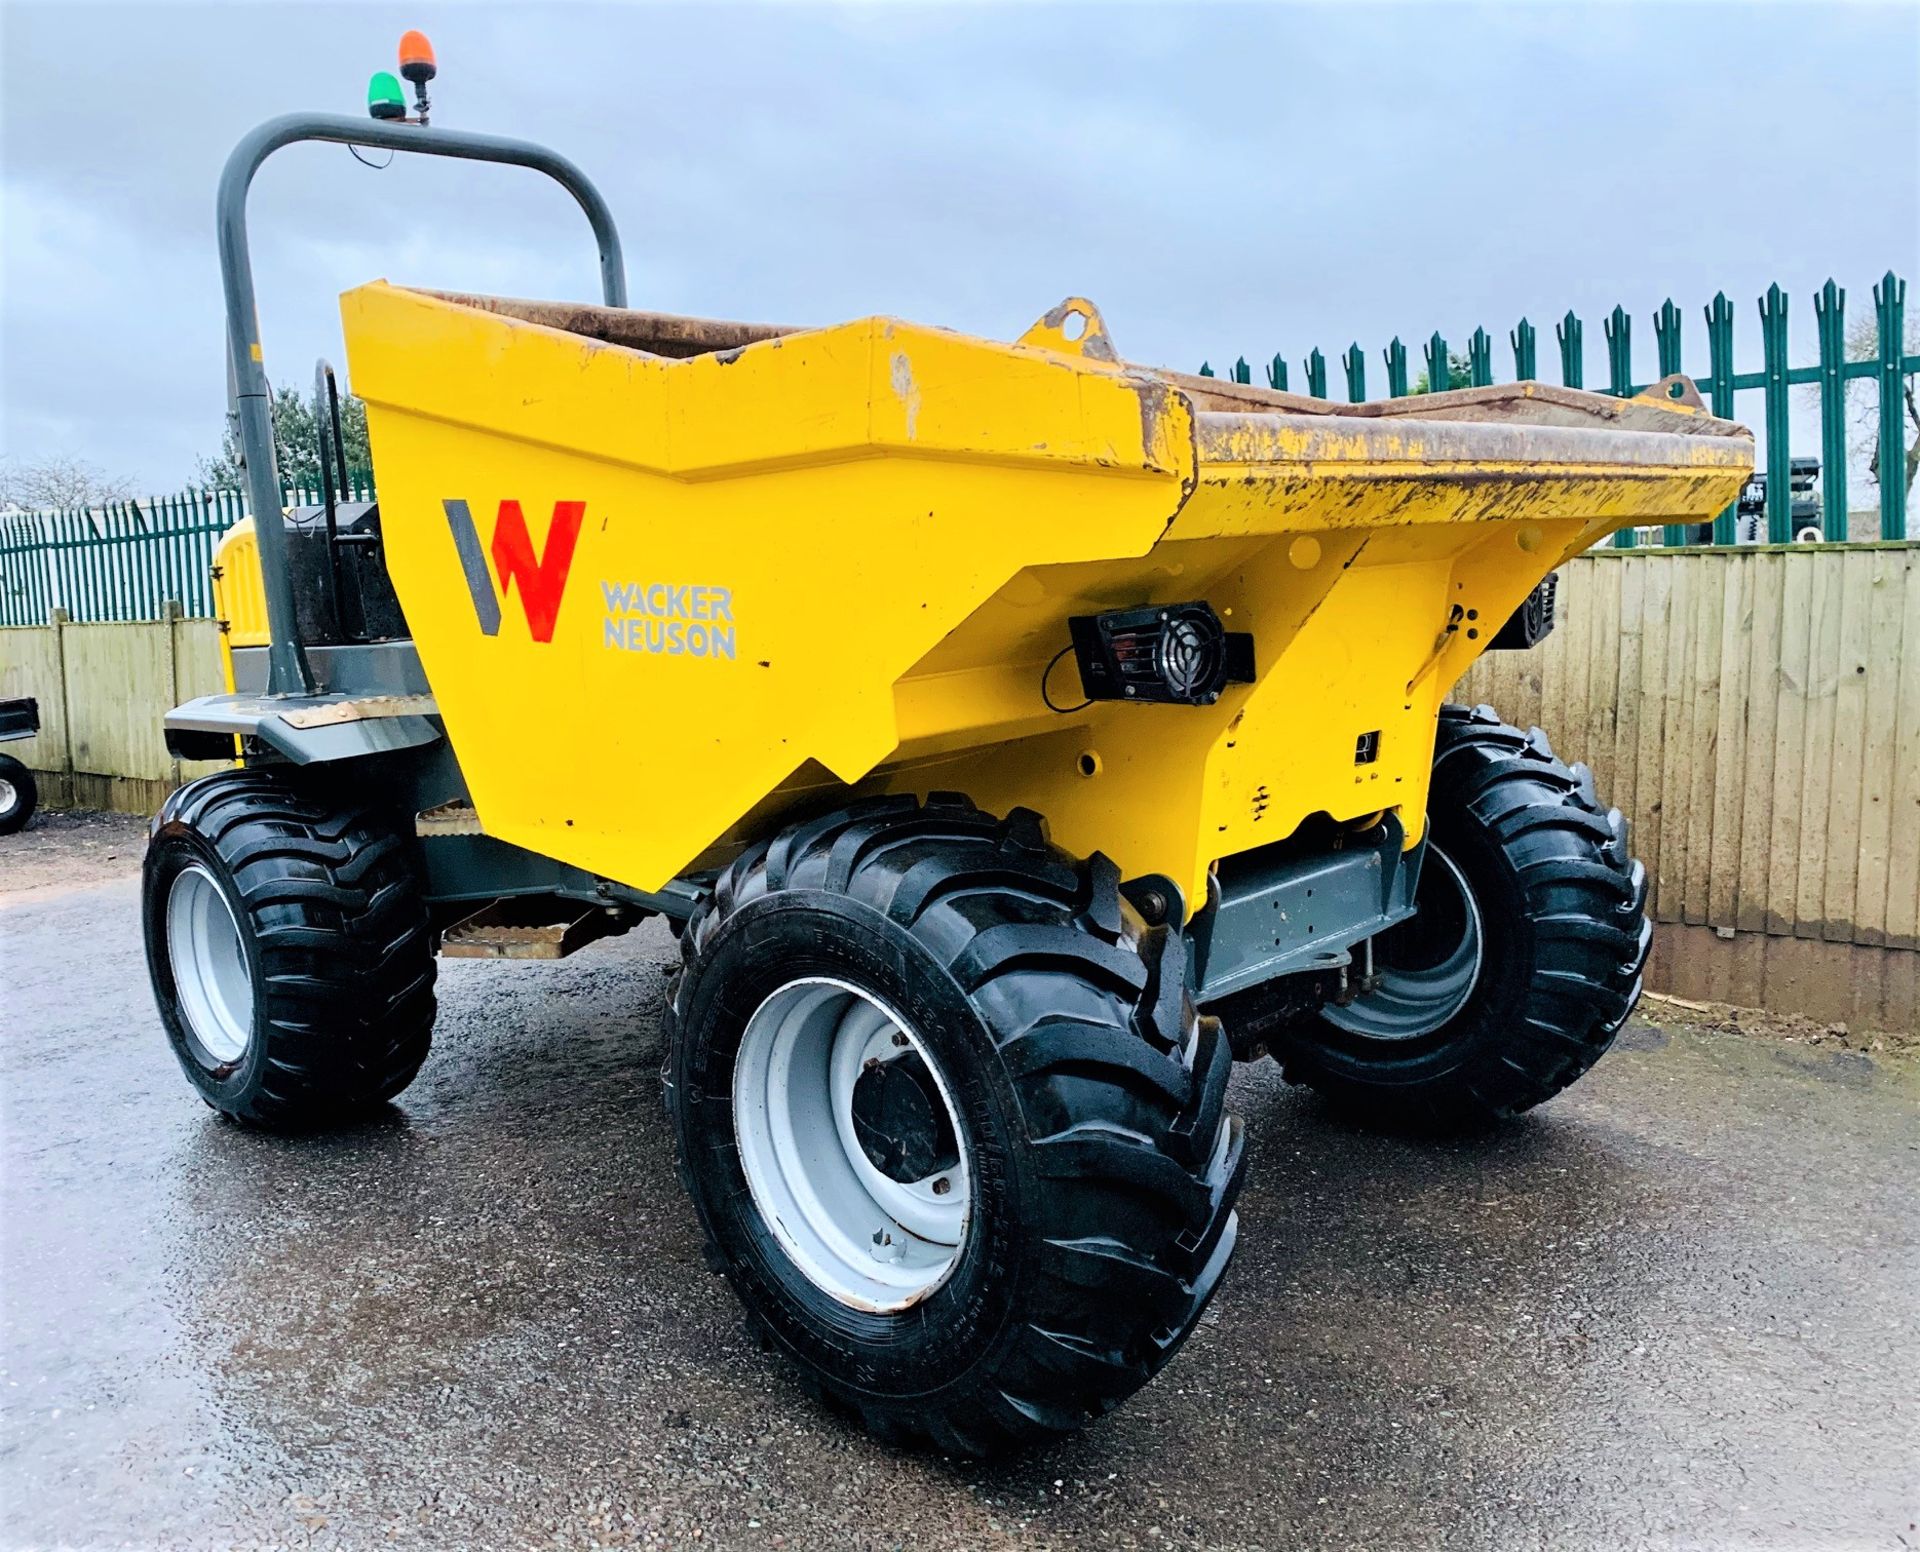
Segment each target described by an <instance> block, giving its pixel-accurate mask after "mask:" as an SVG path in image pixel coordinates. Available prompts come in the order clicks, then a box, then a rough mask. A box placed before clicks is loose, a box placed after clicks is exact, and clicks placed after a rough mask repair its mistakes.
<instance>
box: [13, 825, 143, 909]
mask: <svg viewBox="0 0 1920 1552" xmlns="http://www.w3.org/2000/svg"><path fill="white" fill-rule="evenodd" d="M146 849H147V821H146V820H145V819H142V818H141V817H140V816H139V815H138V814H106V813H99V812H96V811H94V810H91V809H84V808H57V809H42V810H41V811H40V812H39V813H38V814H35V815H34V817H33V819H32V821H31V822H30V823H29V824H28V825H27V827H26V829H24V830H22V831H21V832H20V833H19V834H18V835H5V836H0V896H11V895H23V894H38V893H41V892H42V891H47V890H58V889H79V888H83V887H85V886H86V885H88V884H99V883H104V882H105V881H106V880H108V879H111V878H121V877H124V876H125V875H127V874H129V873H135V872H138V871H139V868H140V859H141V857H142V856H143V855H145V853H146Z"/></svg>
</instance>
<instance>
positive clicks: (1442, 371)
mask: <svg viewBox="0 0 1920 1552" xmlns="http://www.w3.org/2000/svg"><path fill="white" fill-rule="evenodd" d="M1452 386H1453V369H1452V368H1451V367H1449V366H1448V365H1447V342H1446V341H1445V340H1443V339H1442V338H1441V337H1440V331H1439V330H1438V329H1435V330H1434V331H1433V337H1432V338H1431V339H1429V340H1428V341H1427V392H1428V393H1445V392H1446V391H1447V390H1448V389H1449V388H1451V387H1452Z"/></svg>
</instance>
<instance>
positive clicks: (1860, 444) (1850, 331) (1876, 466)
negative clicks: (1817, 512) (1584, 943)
mask: <svg viewBox="0 0 1920 1552" xmlns="http://www.w3.org/2000/svg"><path fill="white" fill-rule="evenodd" d="M1902 352H1903V354H1906V355H1914V354H1920V318H1917V317H1915V316H1914V315H1913V314H1911V313H1909V314H1908V315H1907V337H1906V340H1905V341H1904V343H1903V345H1902ZM1879 355H1880V323H1879V320H1878V319H1875V318H1855V319H1854V320H1853V322H1852V323H1851V324H1850V325H1849V326H1848V328H1847V359H1848V360H1849V361H1873V360H1876V359H1877V358H1878V357H1879ZM1900 392H1901V395H1902V397H1903V398H1904V399H1905V401H1906V409H1907V425H1908V426H1909V427H1910V428H1911V431H1910V433H1909V440H1908V442H1907V456H1906V460H1905V464H1906V466H1905V468H1903V469H1901V470H1899V471H1897V472H1896V475H1895V478H1898V479H1903V480H1904V481H1905V483H1906V488H1907V490H1908V491H1909V492H1911V491H1912V490H1913V481H1914V476H1915V475H1916V474H1920V402H1916V400H1915V395H1914V387H1913V379H1912V378H1911V377H1902V378H1901V380H1900ZM1845 393H1846V399H1847V423H1848V424H1849V425H1850V426H1851V427H1852V428H1853V439H1852V442H1851V443H1850V446H1851V448H1852V450H1853V452H1854V454H1855V455H1856V456H1858V455H1860V454H1865V455H1866V459H1867V477H1868V478H1869V479H1871V480H1872V481H1873V482H1874V484H1876V485H1878V484H1879V483H1880V481H1881V475H1880V393H1879V388H1878V386H1877V385H1876V384H1875V383H1874V382H1873V380H1872V379H1871V378H1863V377H1854V378H1849V379H1848V380H1847V383H1846V387H1845Z"/></svg>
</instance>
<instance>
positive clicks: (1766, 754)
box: [0, 544, 1920, 1030]
mask: <svg viewBox="0 0 1920 1552" xmlns="http://www.w3.org/2000/svg"><path fill="white" fill-rule="evenodd" d="M216 629H217V627H216V626H215V624H214V623H213V622H212V621H207V620H193V621H188V620H168V621H160V622H155V623H151V624H120V625H71V624H69V625H58V626H53V627H42V628H38V629H12V630H0V696H7V695H36V696H38V697H39V699H40V707H41V714H42V716H43V718H45V719H46V728H45V731H44V732H43V733H42V735H41V737H40V738H39V739H37V740H34V741H32V742H30V743H24V744H16V745H10V746H8V747H9V751H10V752H12V753H14V754H17V755H19V756H20V757H21V758H23V759H24V760H26V762H27V763H28V764H29V765H30V766H33V767H34V768H36V769H38V770H41V771H45V772H49V773H51V774H52V775H53V776H54V778H55V779H54V781H53V782H52V783H50V784H49V797H50V800H52V801H61V800H63V799H64V800H70V801H75V802H79V803H81V804H85V805H90V806H95V805H97V806H111V807H125V808H131V809H134V810H136V811H139V810H151V809H152V808H153V807H154V806H156V805H157V804H158V803H159V801H160V799H161V798H162V797H163V796H164V795H165V793H166V792H167V790H168V789H169V788H170V786H171V785H172V784H173V783H174V782H176V781H178V780H179V779H181V778H182V777H183V776H186V775H191V774H194V773H195V772H196V770H197V769H200V768H199V767H185V768H183V767H181V766H180V765H179V763H178V762H175V761H173V760H172V759H171V758H170V757H169V756H168V755H167V753H166V750H165V747H164V745H163V743H162V741H161V738H160V718H161V716H162V714H163V713H164V712H165V710H166V708H167V707H169V706H171V705H174V704H176V703H177V702H179V701H182V700H185V699H188V698H189V697H190V696H193V695H197V694H208V693H211V692H213V691H215V690H217V689H218V688H219V679H220V672H219V660H218V656H217V651H216V643H217V640H218V638H217V635H216V634H215V632H216ZM1455 698H1456V699H1464V700H1470V701H1487V702H1490V703H1491V704H1493V705H1494V706H1495V707H1497V708H1498V709H1499V710H1500V711H1501V713H1502V714H1503V715H1505V716H1506V717H1507V718H1508V719H1509V720H1510V721H1515V722H1518V723H1520V724H1522V725H1523V726H1525V725H1528V724H1538V725H1540V726H1542V727H1544V728H1546V730H1547V731H1548V733H1549V734H1550V735H1551V737H1552V739H1553V741H1554V744H1555V747H1556V748H1558V749H1559V751H1560V752H1561V753H1562V754H1563V755H1565V756H1566V757H1567V758H1568V759H1573V760H1585V761H1586V762H1587V763H1588V764H1589V765H1591V766H1592V767H1593V769H1594V775H1595V778H1596V780H1597V782H1598V784H1599V787H1600V791H1601V794H1602V795H1603V796H1604V797H1605V798H1606V799H1607V800H1608V801H1610V802H1613V803H1617V804H1619V805H1620V807H1621V808H1622V809H1623V810H1625V812H1626V813H1627V815H1628V817H1629V818H1630V819H1631V820H1632V822H1633V826H1634V829H1633V844H1634V850H1635V852H1636V853H1637V854H1638V855H1639V856H1641V857H1642V858H1644V859H1645V861H1646V864H1647V869H1648V872H1649V873H1650V875H1651V878H1652V901H1651V908H1652V912H1653V915H1654V919H1655V921H1656V922H1657V923H1658V924H1659V926H1658V930H1657V932H1656V934H1655V951H1654V952H1655V962H1654V966H1653V969H1652V971H1651V972H1650V974H1649V985H1651V986H1653V987H1656V988H1659V989H1663V990H1671V991H1677V992H1679V993H1681V994H1682V995H1696V996H1712V997H1717V998H1720V999H1722V1000H1724V1001H1728V1002H1734V1003H1743V1004H1747V1005H1750V1006H1763V1007H1768V1008H1772V1009H1775V1010H1778V1011H1785V1012H1796V1013H1806V1014H1812V1015H1815V1016H1818V1017H1822V1018H1838V1019H1847V1020H1849V1021H1852V1022H1854V1023H1856V1024H1858V1025H1863V1026H1865V1027H1868V1028H1880V1029H1896V1030H1905V1029H1920V544H1869V545H1847V546H1793V547H1780V548H1774V547H1754V546H1745V547H1741V548H1738V549H1699V550H1682V551H1669V550H1645V551H1616V550H1603V551H1599V552H1596V553H1594V554H1591V555H1586V556H1582V557H1580V558H1578V559H1576V560H1573V561H1570V562H1569V563H1568V564H1567V565H1566V566H1565V567H1564V568H1563V570H1562V572H1561V585H1560V622H1559V626H1558V628H1557V629H1556V630H1555V631H1554V633H1553V634H1552V635H1551V636H1550V637H1548V638H1547V640H1546V641H1545V642H1544V643H1543V644H1542V645H1541V646H1540V647H1539V648H1537V649H1536V650H1535V651H1533V652H1505V653H1491V654H1489V655H1488V656H1487V657H1485V658H1483V659H1482V660H1481V661H1480V662H1479V663H1478V664H1476V665H1475V667H1474V668H1473V670H1472V671H1471V672H1470V673H1469V674H1468V676H1467V677H1466V679H1465V680H1464V681H1463V682H1462V684H1461V685H1460V687H1459V689H1458V690H1457V691H1456V692H1455ZM209 768H210V767H209Z"/></svg>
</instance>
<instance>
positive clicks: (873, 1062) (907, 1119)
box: [853, 1050, 960, 1185]
mask: <svg viewBox="0 0 1920 1552" xmlns="http://www.w3.org/2000/svg"><path fill="white" fill-rule="evenodd" d="M853 1130H854V1134H855V1135H856V1136H857V1137H858V1138H859V1139H860V1148H861V1151H862V1152H864V1153H865V1154H866V1156H867V1158H868V1160H869V1161H870V1162H871V1163H872V1165H873V1167H874V1168H875V1169H877V1170H879V1171H880V1173H881V1174H883V1175H885V1176H886V1177H887V1179H889V1180H892V1181H897V1182H899V1183H900V1184H901V1185H910V1184H912V1183H913V1182H914V1181H916V1180H925V1179H927V1177H928V1176H930V1175H937V1174H939V1173H940V1172H941V1171H942V1170H950V1169H952V1168H954V1166H956V1165H957V1164H958V1163H959V1162H960V1146H959V1142H958V1140H957V1139H956V1138H955V1137H954V1135H953V1122H952V1121H951V1120H949V1119H948V1116H947V1107H946V1102H945V1101H944V1100H942V1099H941V1097H940V1089H939V1086H938V1085H937V1084H936V1083H935V1082H934V1079H933V1073H932V1072H931V1071H930V1070H929V1068H928V1067H927V1064H926V1061H925V1060H924V1059H923V1058H922V1057H921V1055H920V1053H919V1052H918V1051H914V1050H907V1051H905V1052H903V1053H902V1054H901V1055H899V1056H896V1057H895V1058H894V1059H893V1060H892V1061H885V1062H883V1061H880V1060H878V1059H877V1058H873V1057H869V1058H868V1059H867V1062H866V1065H865V1069H864V1070H863V1071H862V1072H861V1074H860V1077H859V1080H858V1081H857V1082H856V1083H855V1084H854V1085H853Z"/></svg>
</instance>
